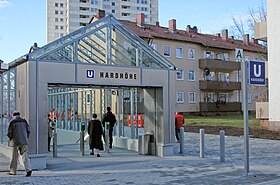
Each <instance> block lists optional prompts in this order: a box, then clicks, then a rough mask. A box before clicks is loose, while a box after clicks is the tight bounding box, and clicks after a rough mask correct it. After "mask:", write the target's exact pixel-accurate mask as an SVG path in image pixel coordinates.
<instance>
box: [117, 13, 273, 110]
mask: <svg viewBox="0 0 280 185" xmlns="http://www.w3.org/2000/svg"><path fill="white" fill-rule="evenodd" d="M143 16H144V15H141V14H140V15H139V17H138V19H137V22H129V21H122V23H123V24H124V25H125V26H127V27H128V28H129V29H131V30H133V32H135V33H136V34H137V35H138V36H140V37H141V38H142V39H144V40H146V41H147V43H148V44H149V45H150V46H151V47H153V48H154V49H155V50H157V51H158V52H159V53H161V54H162V55H163V56H164V57H166V58H167V59H168V60H169V61H170V62H172V63H173V64H174V65H175V66H177V77H176V82H175V83H176V84H175V87H176V89H175V90H176V103H177V104H176V110H177V111H181V112H188V113H200V114H210V113H215V114H216V113H223V112H240V111H242V91H241V81H242V72H241V62H240V61H236V60H235V49H236V48H242V49H243V51H244V56H245V58H246V60H261V61H266V60H267V48H266V47H264V46H262V45H259V44H258V43H257V41H256V40H254V39H251V40H250V38H249V35H248V34H246V35H244V39H243V40H236V39H234V37H233V36H229V35H228V30H222V33H217V34H216V35H208V34H201V33H198V28H197V27H196V26H193V27H191V26H190V25H188V26H187V28H186V29H185V30H178V29H177V28H176V20H174V19H173V20H170V21H169V27H167V28H166V27H161V26H160V25H159V23H157V24H156V25H149V24H145V23H144V22H143ZM141 20H142V21H141ZM266 63H267V62H266ZM267 94H268V91H267V86H251V85H250V86H249V92H248V96H249V97H248V103H249V111H255V110H256V105H255V104H256V102H259V101H266V100H267V98H268V97H267ZM174 98H175V97H174Z"/></svg>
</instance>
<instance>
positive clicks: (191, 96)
mask: <svg viewBox="0 0 280 185" xmlns="http://www.w3.org/2000/svg"><path fill="white" fill-rule="evenodd" d="M195 102H196V94H195V92H189V103H195Z"/></svg>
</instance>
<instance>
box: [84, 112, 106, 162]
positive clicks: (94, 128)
mask: <svg viewBox="0 0 280 185" xmlns="http://www.w3.org/2000/svg"><path fill="white" fill-rule="evenodd" d="M92 118H93V119H92V120H91V121H89V122H88V134H89V147H90V149H91V153H90V155H94V149H96V154H97V157H100V154H99V150H103V143H102V134H103V129H102V124H101V121H100V120H98V119H97V115H96V114H93V115H92Z"/></svg>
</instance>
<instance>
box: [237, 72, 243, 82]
mask: <svg viewBox="0 0 280 185" xmlns="http://www.w3.org/2000/svg"><path fill="white" fill-rule="evenodd" d="M236 81H237V82H242V74H236Z"/></svg>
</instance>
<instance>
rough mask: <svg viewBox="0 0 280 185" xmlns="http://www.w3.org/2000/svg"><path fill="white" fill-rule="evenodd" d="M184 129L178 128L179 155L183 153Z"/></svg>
mask: <svg viewBox="0 0 280 185" xmlns="http://www.w3.org/2000/svg"><path fill="white" fill-rule="evenodd" d="M184 132H185V130H184V127H180V153H181V154H183V153H184V138H185V137H184Z"/></svg>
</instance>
